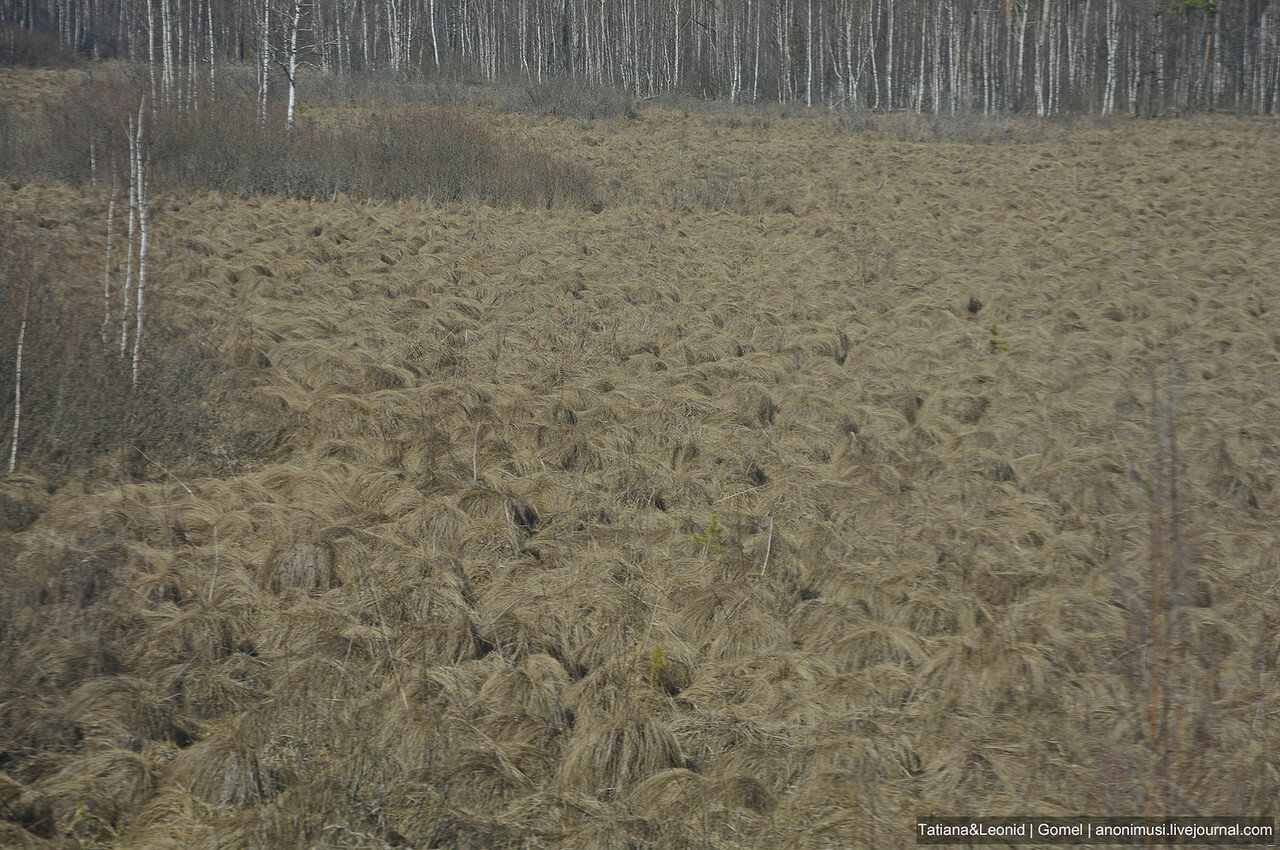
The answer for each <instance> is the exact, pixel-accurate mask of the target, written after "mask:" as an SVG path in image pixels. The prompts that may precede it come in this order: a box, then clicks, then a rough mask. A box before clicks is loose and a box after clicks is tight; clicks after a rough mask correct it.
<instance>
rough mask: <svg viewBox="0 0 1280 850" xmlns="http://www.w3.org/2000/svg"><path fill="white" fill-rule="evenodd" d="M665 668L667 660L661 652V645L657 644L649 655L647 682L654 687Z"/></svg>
mask: <svg viewBox="0 0 1280 850" xmlns="http://www.w3.org/2000/svg"><path fill="white" fill-rule="evenodd" d="M666 666H667V659H666V656H665V655H664V654H663V652H662V644H657V645H655V646H654V647H653V651H652V652H650V653H649V681H650V682H652V683H654V684H655V685H656V684H657V683H658V679H659V677H661V676H662V671H663V668H665V667H666Z"/></svg>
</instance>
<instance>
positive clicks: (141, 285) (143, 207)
mask: <svg viewBox="0 0 1280 850" xmlns="http://www.w3.org/2000/svg"><path fill="white" fill-rule="evenodd" d="M142 122H143V107H142V106H139V107H138V140H137V142H136V143H135V144H134V151H135V153H134V156H135V157H136V159H137V171H138V231H139V236H138V287H137V290H138V300H137V305H136V307H135V309H134V320H135V322H134V331H133V385H134V386H137V385H138V363H139V360H140V358H141V354H142V308H143V306H144V300H143V299H144V298H145V296H146V290H147V212H148V208H147V161H148V159H150V157H144V156H143V153H142V148H143V144H142V142H143V134H142V133H143V128H142Z"/></svg>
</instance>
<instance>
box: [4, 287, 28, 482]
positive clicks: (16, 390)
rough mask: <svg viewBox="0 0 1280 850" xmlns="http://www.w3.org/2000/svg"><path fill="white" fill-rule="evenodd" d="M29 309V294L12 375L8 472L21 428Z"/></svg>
mask: <svg viewBox="0 0 1280 850" xmlns="http://www.w3.org/2000/svg"><path fill="white" fill-rule="evenodd" d="M30 309H31V293H30V292H28V293H27V297H26V301H25V303H24V304H23V306H22V323H21V324H20V325H18V356H17V359H16V360H15V361H14V367H13V373H14V381H13V438H12V439H11V440H10V441H9V472H13V468H14V467H15V466H16V465H17V463H18V430H19V428H20V427H21V426H22V345H23V343H24V342H26V339H27V312H28V311H29V310H30Z"/></svg>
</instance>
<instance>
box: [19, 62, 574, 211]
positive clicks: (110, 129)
mask: <svg viewBox="0 0 1280 850" xmlns="http://www.w3.org/2000/svg"><path fill="white" fill-rule="evenodd" d="M143 98H144V95H143V88H142V87H141V86H140V85H139V84H136V83H129V82H127V81H124V80H123V79H120V78H112V79H108V80H106V81H104V82H95V83H87V84H85V85H83V86H81V87H79V88H77V89H75V90H73V91H71V92H70V93H68V94H67V95H66V97H65V98H64V99H63V101H62V102H61V103H58V104H55V105H54V106H53V107H52V108H50V109H49V110H47V111H46V112H45V113H44V114H43V115H37V116H31V115H20V114H18V112H17V111H16V110H13V109H8V110H3V111H0V169H6V170H10V171H14V172H18V173H23V174H29V175H40V176H46V177H55V178H58V179H63V180H69V181H73V182H84V181H87V180H88V179H90V177H91V173H90V172H91V164H92V162H91V159H90V156H89V151H90V144H91V142H92V143H93V144H95V145H96V148H95V151H96V156H97V157H98V158H99V160H100V161H101V163H102V164H103V165H102V167H103V168H104V176H105V168H106V165H105V164H106V163H107V162H108V161H109V157H111V156H117V157H118V156H119V155H120V153H119V150H118V148H119V146H120V145H122V144H123V143H124V137H123V134H122V132H121V129H120V128H121V126H122V125H123V124H122V122H123V121H124V119H125V116H126V115H127V114H129V113H128V110H130V109H132V110H136V109H137V103H138V102H139V101H141V100H142V99H143ZM256 109H257V107H256V104H255V103H254V102H253V101H252V100H251V99H250V98H247V97H243V96H236V95H234V94H231V93H227V94H225V95H224V96H222V97H220V98H219V99H218V100H216V101H215V102H213V103H211V104H206V105H204V106H202V107H201V108H200V109H195V110H181V109H177V108H172V107H160V108H158V109H156V110H155V112H154V115H153V117H152V119H151V124H150V125H149V127H150V129H149V139H148V151H149V155H150V167H149V174H150V175H151V176H150V178H149V179H150V180H151V181H152V183H153V188H154V190H155V191H162V190H178V189H183V190H190V189H216V190H218V191H221V192H223V193H226V194H232V195H241V196H245V195H253V194H277V195H286V196H289V197H296V198H333V197H334V196H336V195H338V194H340V193H341V194H345V195H348V196H353V197H360V198H377V199H392V200H397V199H404V198H411V197H426V198H434V199H438V200H448V201H454V200H461V199H469V200H479V201H483V202H485V203H489V204H493V205H498V206H511V205H521V206H540V207H545V208H548V209H550V208H551V207H553V206H555V205H557V204H587V203H590V202H591V201H592V200H593V193H592V185H591V178H590V175H589V174H588V172H587V171H586V170H585V169H583V168H580V167H576V166H571V165H567V164H564V163H561V162H559V161H557V160H556V159H555V158H553V157H552V156H550V155H548V154H546V153H543V152H541V151H539V150H538V149H536V148H533V147H530V146H529V145H527V144H521V143H518V142H516V141H515V140H508V139H504V138H501V137H499V136H497V135H496V134H494V133H493V132H492V131H490V130H489V129H488V128H487V127H486V126H484V125H483V124H482V123H481V122H480V121H478V120H476V119H472V118H466V117H464V116H462V115H461V114H459V113H458V112H456V111H454V110H450V109H446V108H443V107H432V106H410V105H405V104H402V103H397V104H394V105H392V104H382V105H380V106H379V107H377V108H375V109H374V110H373V111H372V112H370V113H367V114H362V115H359V116H358V118H357V119H354V120H353V119H348V120H345V121H339V122H331V123H326V124H323V125H322V124H320V123H318V122H316V121H314V120H310V119H307V118H301V119H299V120H298V121H296V122H295V123H294V125H293V126H292V127H290V126H289V125H287V124H286V122H285V121H284V119H283V117H281V116H279V115H276V114H274V113H273V115H272V117H271V118H270V119H269V120H267V121H266V122H261V121H259V120H258V116H257V112H256Z"/></svg>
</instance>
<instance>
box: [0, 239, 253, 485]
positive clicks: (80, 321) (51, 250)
mask: <svg viewBox="0 0 1280 850" xmlns="http://www.w3.org/2000/svg"><path fill="white" fill-rule="evenodd" d="M0 225H2V226H3V232H5V233H6V234H7V236H6V237H5V238H4V240H3V243H0V305H2V306H3V309H0V345H2V346H3V355H0V362H2V363H4V364H5V368H4V369H3V370H0V415H2V416H3V417H4V418H3V423H4V424H3V426H0V433H3V435H4V449H5V465H6V468H7V463H8V450H9V446H10V440H11V439H12V433H13V430H12V427H13V401H14V381H15V377H16V376H15V371H14V368H13V363H14V356H13V355H14V353H15V347H16V345H17V339H18V330H19V326H20V323H21V321H22V317H23V315H24V305H25V314H26V316H27V327H26V333H25V335H24V340H23V342H24V344H23V356H22V417H21V424H20V428H19V440H18V468H20V469H23V470H28V471H31V470H37V471H39V472H41V473H42V474H44V475H45V476H47V477H48V478H49V479H50V483H51V484H57V483H58V482H59V481H60V480H62V479H65V478H66V477H67V476H69V475H71V474H73V473H75V472H77V471H80V470H84V469H87V468H89V467H90V466H91V465H92V464H93V462H94V461H95V460H96V459H98V458H101V457H103V456H106V455H116V456H118V457H119V458H120V462H121V463H122V464H123V468H122V469H121V472H123V473H127V474H130V475H133V476H155V475H163V474H164V473H163V470H162V466H163V467H169V468H172V467H174V466H183V465H185V464H186V463H187V462H189V461H190V460H192V459H198V458H199V457H201V456H204V455H206V454H207V453H208V449H209V447H210V446H212V444H213V439H214V436H215V434H216V433H217V431H218V427H219V426H218V422H217V418H216V417H214V416H211V415H210V414H209V410H210V409H216V408H217V405H216V403H215V401H216V399H217V398H218V396H219V395H221V394H225V393H227V392H230V390H231V388H230V385H229V382H228V381H227V379H226V378H225V377H224V375H225V373H226V364H225V363H224V362H222V359H221V356H220V355H219V354H218V353H217V352H216V351H215V350H214V349H213V348H212V347H211V346H206V345H203V344H201V342H200V341H199V340H197V339H195V338H193V337H191V336H190V335H188V334H184V333H182V332H181V331H180V330H179V329H177V328H175V327H174V326H172V325H168V324H165V323H164V322H163V321H161V320H159V317H160V316H162V315H163V310H157V309H153V308H152V309H149V311H148V317H147V325H146V327H145V329H144V334H145V336H144V340H143V350H144V354H145V356H144V358H143V360H142V364H141V369H140V371H139V375H138V382H137V384H136V385H134V384H133V381H132V374H131V372H132V359H131V357H130V356H123V357H122V356H121V355H120V349H119V334H120V326H119V324H118V322H119V315H118V312H116V314H115V315H114V321H113V322H112V324H111V326H109V327H108V328H106V333H105V342H104V332H103V324H102V315H103V311H102V304H101V301H102V290H101V289H100V288H99V287H100V278H97V277H96V276H90V275H87V274H85V273H84V272H83V271H82V270H77V269H76V268H75V267H73V265H72V260H70V259H68V257H69V256H70V255H71V254H72V253H73V252H71V251H68V250H67V248H68V246H67V245H66V244H65V242H64V241H61V240H57V239H56V238H55V237H54V235H53V234H52V233H51V232H50V231H48V230H46V229H45V228H41V227H37V226H33V225H30V224H27V223H23V222H12V221H8V222H0ZM82 281H93V283H82ZM114 306H115V305H113V307H114ZM148 306H149V308H150V307H151V305H148ZM130 345H132V342H130ZM130 352H131V349H130Z"/></svg>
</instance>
